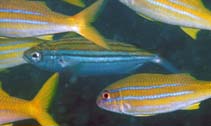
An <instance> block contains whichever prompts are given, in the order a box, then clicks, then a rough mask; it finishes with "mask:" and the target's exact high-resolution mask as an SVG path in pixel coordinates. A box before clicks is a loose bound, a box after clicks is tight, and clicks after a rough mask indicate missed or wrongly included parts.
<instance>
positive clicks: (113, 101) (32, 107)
mask: <svg viewBox="0 0 211 126" xmlns="http://www.w3.org/2000/svg"><path fill="white" fill-rule="evenodd" d="M108 1H109V0H95V1H94V2H93V3H92V4H91V5H89V6H86V2H84V1H83V0H62V2H65V3H69V4H72V6H77V7H79V8H83V9H82V10H81V11H80V12H78V13H76V14H75V15H71V16H69V15H65V14H62V13H59V12H56V11H53V10H52V9H50V8H49V7H48V6H47V4H46V3H45V2H44V1H36V0H0V72H1V71H2V70H6V69H8V68H10V69H12V68H13V67H18V66H19V65H22V64H29V65H32V66H36V67H37V68H39V69H40V70H45V71H50V72H55V73H54V74H53V75H52V76H51V77H50V78H49V79H48V80H47V81H46V82H45V83H44V84H43V86H42V88H41V89H40V91H39V92H38V93H37V95H36V96H35V97H34V98H33V99H32V100H31V101H28V100H24V99H21V98H16V97H14V96H10V95H9V94H8V93H7V92H6V91H4V90H3V89H2V84H1V83H0V125H4V126H7V125H13V123H14V122H16V121H21V120H25V119H34V120H36V121H37V122H38V123H39V124H40V125H42V126H59V125H60V124H58V123H57V121H56V119H55V120H54V119H53V117H51V114H49V113H48V112H47V110H48V108H49V106H50V104H51V101H52V98H53V96H54V95H55V94H56V89H57V87H58V84H59V74H64V73H69V72H71V74H72V75H71V76H76V77H102V76H107V75H111V76H115V75H127V76H128V77H126V78H122V79H120V80H118V81H116V82H114V83H112V84H110V85H108V86H107V87H105V88H104V89H103V90H102V91H101V92H100V93H99V96H98V97H97V100H96V104H97V106H98V107H99V108H102V109H104V110H107V111H111V112H115V113H120V114H123V115H124V114H125V115H130V116H140V117H145V116H153V115H157V114H162V113H168V112H174V111H176V110H196V109H199V107H200V102H202V101H204V100H207V99H209V98H211V82H210V81H203V80H197V79H195V78H194V77H192V76H191V75H190V74H188V73H181V72H180V70H179V69H177V68H176V67H175V66H174V65H173V64H172V63H170V62H169V61H167V60H166V59H165V58H163V57H162V56H160V55H159V54H156V53H151V52H148V51H147V50H144V49H141V48H138V47H136V46H135V45H132V44H129V43H126V42H121V41H116V40H112V39H107V38H105V37H104V36H103V34H101V33H100V32H98V30H97V29H96V28H95V27H94V26H93V24H92V23H93V22H95V20H96V19H97V17H98V16H99V15H100V13H101V11H102V10H104V7H105V6H106V3H107V2H108ZM118 2H119V3H120V4H123V5H124V6H126V7H128V9H129V8H130V9H132V10H133V11H134V12H136V13H137V14H138V15H140V16H142V17H144V18H145V19H147V20H150V21H158V22H160V23H164V24H170V25H174V26H178V27H180V28H181V29H182V30H183V31H184V32H185V33H187V34H188V35H189V36H190V37H191V38H193V39H197V34H198V32H199V31H200V30H211V11H210V10H209V9H208V8H206V7H205V6H204V4H203V2H202V1H201V0H119V1H118ZM69 32H74V33H77V34H74V33H69ZM60 33H65V34H66V36H65V35H64V36H62V37H59V38H58V39H55V36H56V35H57V34H60ZM148 63H154V64H157V65H158V66H161V67H162V68H164V70H166V71H167V72H168V73H165V74H164V73H157V74H155V73H138V74H137V73H136V74H134V73H135V72H137V70H138V69H141V68H143V67H145V66H146V65H147V64H148ZM131 74H132V75H131ZM70 100H71V99H70ZM123 115H122V116H123Z"/></svg>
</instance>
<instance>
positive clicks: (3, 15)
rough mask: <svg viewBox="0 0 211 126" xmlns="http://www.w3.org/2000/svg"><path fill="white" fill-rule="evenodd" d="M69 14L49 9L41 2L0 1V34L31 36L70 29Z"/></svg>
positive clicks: (22, 0) (23, 0) (24, 0)
mask: <svg viewBox="0 0 211 126" xmlns="http://www.w3.org/2000/svg"><path fill="white" fill-rule="evenodd" d="M68 20H70V19H69V16H65V15H62V14H58V13H55V12H53V11H51V10H50V9H49V8H47V6H45V5H44V4H43V3H42V2H37V1H26V0H1V1H0V35H1V36H6V37H33V36H40V35H45V34H54V33H60V32H67V31H71V28H70V27H69V24H68V23H71V22H70V21H68Z"/></svg>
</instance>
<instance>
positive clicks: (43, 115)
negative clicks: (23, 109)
mask: <svg viewBox="0 0 211 126" xmlns="http://www.w3.org/2000/svg"><path fill="white" fill-rule="evenodd" d="M58 77H59V75H58V73H56V74H54V75H53V76H51V77H50V78H49V79H48V80H47V81H46V82H45V84H44V85H43V87H42V88H41V90H40V91H39V92H38V94H37V95H36V96H35V98H34V99H33V100H32V101H31V102H30V114H31V116H32V117H33V118H35V119H36V120H37V121H38V122H39V123H40V124H41V125H42V126H59V125H58V124H57V123H56V122H55V121H54V119H53V118H52V117H51V116H50V115H49V114H48V113H47V109H48V107H49V105H50V103H51V101H52V98H53V96H54V94H55V92H56V88H57V85H58Z"/></svg>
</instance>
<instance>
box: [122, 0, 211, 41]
mask: <svg viewBox="0 0 211 126" xmlns="http://www.w3.org/2000/svg"><path fill="white" fill-rule="evenodd" d="M119 1H120V2H121V3H123V4H125V5H126V6H128V7H129V8H131V9H133V10H134V11H135V12H136V13H137V14H139V15H140V16H143V17H145V18H147V19H149V20H154V21H160V22H163V23H168V24H171V25H177V26H180V27H181V29H182V30H183V31H184V32H186V33H187V34H188V35H190V36H191V37H192V38H193V39H195V38H196V35H197V33H198V31H199V29H204V30H211V23H210V22H211V12H210V11H209V10H208V9H207V8H206V7H205V6H204V5H203V3H202V1H201V0H119Z"/></svg>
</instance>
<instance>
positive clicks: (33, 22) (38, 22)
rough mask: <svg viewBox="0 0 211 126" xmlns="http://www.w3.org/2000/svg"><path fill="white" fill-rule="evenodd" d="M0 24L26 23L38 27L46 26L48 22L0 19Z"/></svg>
mask: <svg viewBox="0 0 211 126" xmlns="http://www.w3.org/2000/svg"><path fill="white" fill-rule="evenodd" d="M0 23H26V24H38V25H46V24H48V22H43V21H35V20H23V19H7V18H0Z"/></svg>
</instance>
